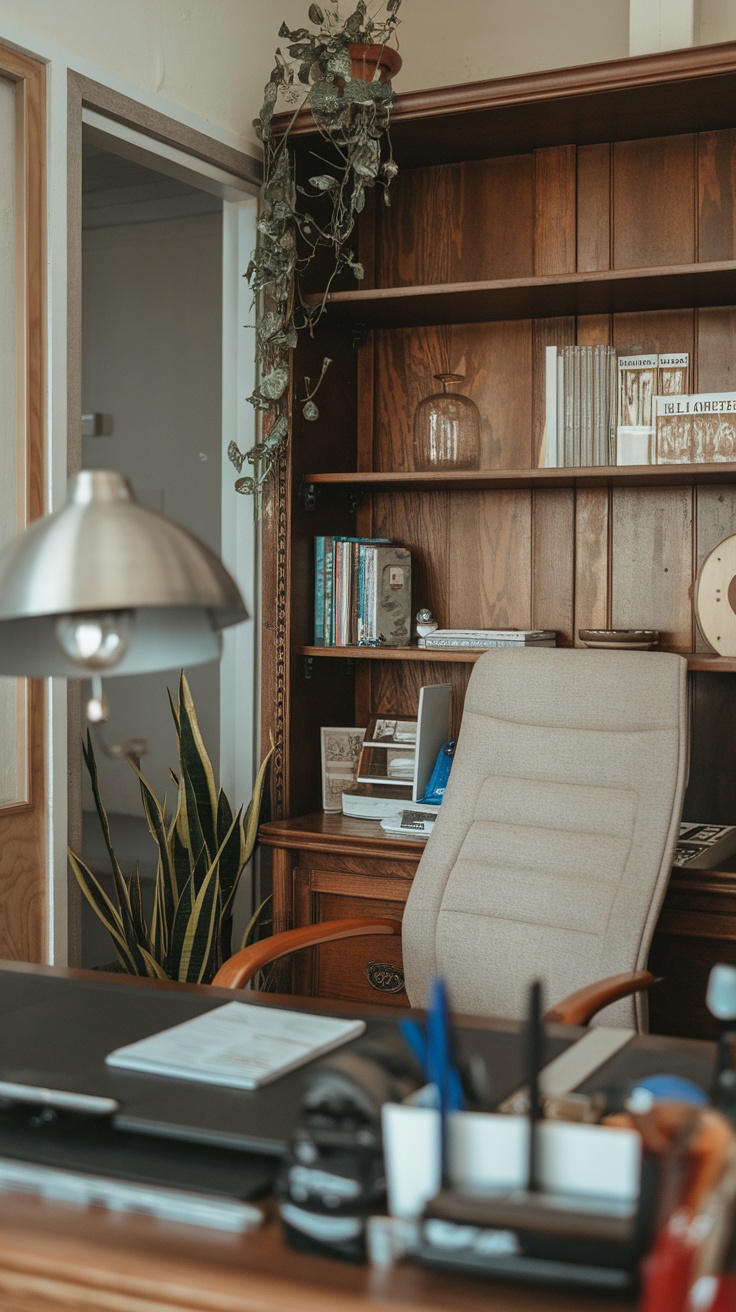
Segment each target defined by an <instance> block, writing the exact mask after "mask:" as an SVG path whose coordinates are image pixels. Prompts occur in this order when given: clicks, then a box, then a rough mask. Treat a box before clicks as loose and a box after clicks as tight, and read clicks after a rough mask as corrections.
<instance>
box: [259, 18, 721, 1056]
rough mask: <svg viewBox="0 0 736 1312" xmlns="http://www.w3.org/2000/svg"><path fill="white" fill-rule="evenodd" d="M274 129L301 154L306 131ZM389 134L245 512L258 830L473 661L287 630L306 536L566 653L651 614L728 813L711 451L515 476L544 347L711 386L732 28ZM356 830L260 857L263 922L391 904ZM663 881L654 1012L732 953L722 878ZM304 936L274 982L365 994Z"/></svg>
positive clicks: (472, 623)
mask: <svg viewBox="0 0 736 1312" xmlns="http://www.w3.org/2000/svg"><path fill="white" fill-rule="evenodd" d="M297 127H298V131H297V139H298V149H299V150H300V151H302V152H303V157H302V163H301V165H300V167H303V168H305V169H306V168H309V167H310V151H311V150H312V149H313V147H314V128H313V124H311V123H310V121H309V120H308V119H307V118H306V117H305V118H304V119H303V120H302V121H300V123H299V124H298V125H297ZM393 140H394V145H395V151H396V157H397V160H398V163H399V166H400V172H399V175H398V177H397V178H396V180H395V182H394V183H393V184H392V188H391V206H390V208H387V207H384V206H383V205H379V204H375V203H374V198H372V197H371V198H369V201H368V204H367V205H366V209H365V211H364V213H363V214H362V215H361V221H360V231H359V240H358V248H359V249H358V256H359V259H360V261H361V263H362V264H363V267H364V270H365V277H364V279H363V280H362V282H361V283H360V284H357V283H356V282H355V281H353V280H352V279H350V278H349V277H348V276H345V277H344V278H343V279H342V281H341V282H339V284H338V283H337V282H336V283H335V284H334V285H333V288H332V291H331V295H330V300H329V304H328V307H327V311H326V313H325V315H324V316H323V317H322V319H321V320H320V322H319V324H318V325H317V327H316V330H315V333H314V337H313V338H308V337H307V334H303V335H302V340H301V342H300V345H299V349H298V351H297V353H296V355H295V357H294V363H293V379H292V395H293V396H294V398H298V397H300V396H302V395H303V394H304V391H303V379H304V377H305V376H309V377H310V378H311V379H312V380H314V379H316V378H318V377H319V376H320V371H321V368H322V362H323V359H324V357H325V356H329V357H330V359H331V361H332V364H331V366H330V369H329V371H328V373H327V375H326V377H325V381H324V383H323V385H322V387H321V388H320V392H319V397H318V404H319V410H320V417H319V419H318V421H317V422H316V423H308V422H306V421H305V420H304V418H303V415H302V410H301V406H300V405H299V404H298V403H296V401H295V403H294V405H293V414H292V435H291V439H290V445H289V451H288V454H287V456H286V457H285V459H284V461H283V463H282V465H281V467H280V469H279V471H278V477H277V479H276V481H275V484H274V487H273V495H272V499H271V501H270V503H269V504H267V505H266V506H265V507H264V520H263V525H264V534H263V543H264V551H263V559H264V575H263V597H264V646H263V657H262V665H263V676H264V677H263V686H264V702H263V714H262V723H263V729H264V741H266V742H267V740H268V735H269V733H270V732H273V733H274V736H275V740H276V753H275V758H274V767H273V780H274V784H273V815H274V818H275V820H276V821H279V822H280V821H281V820H283V821H285V822H286V820H287V819H288V817H290V816H304V815H309V814H312V815H313V814H315V813H316V812H317V811H318V808H319V807H320V805H321V775H320V732H319V731H320V727H321V726H324V725H364V724H366V723H367V721H368V719H369V718H370V716H371V715H375V714H391V713H404V714H411V713H414V712H415V711H416V704H417V697H418V690H419V688H420V687H421V685H422V683H423V681H426V680H427V679H431V678H434V677H440V676H441V677H442V678H444V679H446V680H447V681H449V682H451V683H452V687H453V730H456V729H457V727H458V725H459V722H460V717H461V713H462V705H463V699H464V694H465V689H466V687H467V682H468V679H469V677H470V674H471V672H472V669H473V664H474V662H475V660H476V659H477V656H478V653H476V652H467V651H462V652H458V651H453V652H447V651H443V652H434V651H426V650H424V651H422V650H420V649H418V648H409V649H386V648H381V649H366V648H357V647H344V648H324V647H314V646H313V645H311V639H312V637H313V633H314V626H313V619H314V617H313V596H314V567H313V555H314V537H315V536H316V535H323V534H325V535H326V534H335V535H345V536H350V537H353V536H356V537H385V538H389V539H391V540H394V541H397V542H399V543H401V544H402V545H404V546H406V547H408V548H409V549H410V550H411V552H412V572H413V610H414V611H416V610H417V609H419V607H420V606H429V607H430V608H431V609H432V610H433V611H434V613H435V614H436V616H437V618H438V620H439V623H440V625H441V626H442V627H445V628H459V627H473V628H549V629H554V630H555V631H556V632H557V633H558V634H559V635H560V638H559V641H560V642H561V644H563V645H565V646H567V647H571V646H575V645H577V644H578V642H579V639H578V636H577V635H578V631H579V630H580V629H581V628H655V629H658V630H659V631H660V633H661V635H662V637H661V641H662V648H663V649H664V650H673V651H678V652H681V653H683V654H685V655H686V656H687V661H688V668H689V670H690V672H691V673H690V708H691V721H692V740H691V756H690V782H689V786H688V793H687V798H686V804H685V812H686V815H687V816H689V817H694V818H695V819H696V820H699V821H702V822H710V823H733V822H735V821H736V770H734V769H733V767H732V762H731V754H730V750H729V749H728V747H727V750H725V751H724V745H728V744H730V743H731V742H736V658H734V659H725V658H722V657H719V656H716V655H714V654H713V653H712V652H711V651H710V650H709V649H708V647H707V644H706V643H705V642H704V641H703V639H702V637H701V636H700V634H699V632H698V628H697V625H696V623H695V619H694V615H693V607H692V589H693V586H694V582H695V579H696V577H697V571H698V568H699V565H700V562H701V561H702V560H703V559H704V557H705V556H706V555H707V554H708V552H709V551H710V550H711V549H712V548H713V547H714V546H715V545H716V544H717V543H718V542H719V541H721V540H722V539H723V538H725V537H727V536H728V535H729V534H731V533H733V532H735V531H736V462H733V463H731V462H729V463H724V464H718V465H681V466H674V465H670V466H636V467H615V468H609V467H605V468H604V467H601V468H592V469H590V468H586V469H546V468H540V467H539V466H540V453H541V450H542V444H543V436H544V420H545V352H546V347H547V346H550V345H555V346H558V347H560V348H563V347H565V346H568V345H575V344H578V345H585V346H588V345H597V344H600V345H612V346H614V347H615V348H616V349H617V350H618V351H619V352H620V353H622V354H629V353H631V352H643V351H646V352H650V351H651V352H654V351H657V352H674V351H687V352H688V354H689V357H690V364H691V390H693V391H701V392H718V391H730V390H736V224H735V223H734V213H736V195H735V194H734V184H733V179H734V177H735V176H736V43H727V44H724V45H721V46H717V47H711V48H707V47H698V48H694V49H688V50H680V51H669V52H664V53H662V54H658V55H652V56H643V57H641V58H636V59H625V60H618V61H612V62H610V63H607V64H600V65H589V66H581V67H577V68H573V69H562V70H553V71H551V72H543V73H534V74H530V75H527V76H520V77H514V78H505V79H499V80H497V81H493V82H487V83H477V84H472V85H469V86H463V87H456V88H441V89H439V90H436V91H431V92H416V93H411V94H409V95H406V96H401V95H399V97H398V101H397V105H396V109H395V113H394V128H393ZM379 199H380V198H379ZM310 290H311V291H313V292H314V293H315V296H316V295H317V294H318V293H319V290H320V288H319V283H318V282H317V284H316V285H315V286H314V287H313V288H310ZM448 370H449V371H451V372H456V373H460V374H463V375H464V376H465V382H464V383H463V384H462V385H461V388H460V390H461V391H463V392H465V393H466V394H467V395H469V396H470V397H471V398H472V399H473V400H474V401H475V403H476V405H477V406H478V409H479V412H480V415H481V460H480V463H481V466H482V467H481V468H480V469H479V470H477V471H462V472H457V473H438V474H434V473H426V472H423V471H420V470H417V469H415V467H414V463H415V462H414V450H413V438H412V426H413V416H414V412H415V409H416V406H417V404H418V403H419V401H420V400H422V399H423V398H424V397H425V396H427V395H428V394H429V393H430V392H432V391H434V390H435V383H434V375H435V374H437V373H440V372H447V371H448ZM622 658H623V654H622ZM716 674H717V675H718V676H719V677H718V678H714V677H713V676H714V675H716ZM300 841H301V840H300ZM341 841H342V840H341ZM382 841H383V840H381V838H380V837H378V836H376V837H375V839H374V841H373V845H372V846H371V848H370V852H368V851H367V850H363V851H361V852H359V853H358V852H357V851H356V850H353V851H352V852H347V851H342V852H339V853H338V852H337V851H335V850H329V851H328V850H327V848H326V847H325V845H324V836H322V837H320V838H319V843H320V844H322V846H320V847H319V851H317V848H316V847H315V844H316V843H317V842H318V839H317V836H316V835H312V838H311V839H310V837H309V834H305V835H304V836H303V846H302V848H301V849H300V854H298V855H297V856H294V857H293V859H292V858H289V861H288V862H287V860H286V858H285V857H283V856H279V857H278V858H277V854H278V851H279V850H280V849H278V848H276V847H274V849H273V850H274V854H275V858H274V859H275V860H276V865H275V867H274V870H275V876H274V878H275V882H274V899H275V920H276V923H277V924H278V925H279V926H280V927H286V926H287V925H290V924H302V923H305V922H306V921H308V920H310V919H313V918H314V917H324V916H327V915H336V914H343V915H351V914H352V915H354V914H358V913H359V911H360V908H361V907H364V908H365V910H366V912H368V913H370V914H373V913H378V912H379V911H386V912H388V911H390V910H391V909H392V910H393V911H397V909H399V911H400V908H401V907H402V906H403V899H404V898H405V896H406V892H407V890H408V886H409V883H408V882H407V881H408V880H409V881H410V875H407V867H408V866H410V864H411V863H408V862H407V861H406V860H404V861H401V860H400V859H399V857H398V856H397V855H396V853H395V851H394V848H392V849H391V851H389V849H388V848H387V847H385V846H384V847H382V846H381V844H382ZM310 844H311V846H310ZM328 846H329V844H328ZM394 847H395V845H394ZM279 862H280V864H279ZM726 882H727V883H728V881H726ZM697 887H698V888H700V889H701V890H704V889H705V885H704V884H703V883H700V884H698V885H697ZM688 896H689V897H691V899H692V901H691V903H689V904H688V911H687V915H688V916H689V917H690V920H689V922H686V919H685V915H684V912H683V917H682V918H681V919H680V920H678V921H677V925H678V930H677V936H673V937H671V939H670V940H668V942H669V943H670V948H668V952H669V956H668V969H674V970H675V974H676V976H677V979H678V980H679V983H677V984H676V987H675V992H674V993H673V994H672V995H671V999H670V1001H668V1002H667V1005H666V1006H665V1007H664V1010H662V1009H661V1008H660V1011H659V1012H658V1013H657V1025H658V1027H660V1028H667V1027H668V1026H669V1027H671V1028H672V1027H675V1028H676V1026H677V1024H678V1023H679V1022H678V1021H677V1019H676V1011H677V1005H678V1004H677V999H678V997H679V999H680V1003H682V1006H683V1007H684V1005H685V1004H684V1002H683V999H684V997H685V993H686V989H687V987H688V972H690V977H691V978H695V977H696V976H697V979H698V981H700V979H701V976H702V970H703V969H704V963H705V961H706V959H708V960H710V959H722V960H733V961H734V962H735V963H736V932H734V934H733V935H732V936H731V935H730V934H726V935H725V936H724V937H723V939H720V938H719V937H718V934H717V933H716V932H715V931H716V928H717V926H716V923H715V920H714V919H713V917H716V916H717V917H721V918H722V917H723V915H725V911H724V907H726V906H727V905H729V903H728V899H729V898H734V899H736V884H734V885H733V886H732V885H731V884H730V883H728V887H726V885H725V884H724V886H723V887H722V888H720V889H719V891H718V897H719V898H720V901H719V902H718V904H717V911H714V910H713V909H712V907H711V906H710V904H708V905H707V906H706V901H707V898H706V894H705V892H704V891H703V892H702V893H701V894H700V895H699V894H698V893H697V891H693V890H690V892H689V893H688ZM698 896H701V899H705V900H701V911H702V916H703V917H705V919H702V920H699V919H698V915H700V912H698V913H697V914H696V910H697V905H698ZM708 896H710V894H708ZM714 896H715V895H714ZM734 905H735V906H736V901H735V902H734ZM693 908H695V910H694V909H693ZM708 916H710V917H711V919H710V920H708V919H707V917H708ZM673 923H674V922H673ZM687 923H689V924H690V927H691V928H690V929H689V930H688V929H687V928H686V924H687ZM698 926H699V927H700V928H698ZM701 931H702V932H701ZM668 932H669V931H668ZM673 934H674V931H673ZM356 942H358V941H357V940H356ZM655 942H656V940H655ZM330 951H331V953H332V955H330V954H329V953H325V954H324V955H323V956H322V957H320V955H319V954H316V955H315V956H314V958H313V959H312V964H311V965H309V966H308V967H307V966H304V967H303V968H302V967H299V970H301V971H302V974H301V975H299V986H300V987H302V988H304V989H305V990H306V991H310V990H311V991H314V990H316V991H319V992H322V993H324V994H325V995H327V996H335V997H349V998H351V999H353V1000H355V999H356V998H358V997H361V998H365V997H367V996H370V995H369V994H368V992H367V990H368V986H367V984H366V983H365V979H364V974H363V973H362V972H363V965H361V960H360V959H359V953H360V949H358V948H356V947H351V948H350V954H352V955H350V956H349V964H348V965H345V966H344V967H343V966H340V964H339V963H340V961H341V960H343V958H341V957H340V952H339V951H338V950H337V949H335V950H334V951H332V950H330ZM716 952H717V953H719V954H720V956H717V957H713V954H714V953H716ZM356 954H357V955H356ZM344 960H345V961H347V960H348V958H347V957H346V958H344ZM320 961H322V963H323V965H322V966H321V965H320V964H319V963H320ZM330 963H331V964H330ZM363 964H364V963H363ZM323 966H324V969H323ZM328 966H329V969H328ZM691 967H692V969H691ZM351 972H352V973H351ZM678 972H679V974H678ZM698 987H700V985H699V984H698ZM678 989H679V993H678ZM680 1032H681V1031H680Z"/></svg>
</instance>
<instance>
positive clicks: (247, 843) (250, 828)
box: [240, 740, 274, 868]
mask: <svg viewBox="0 0 736 1312" xmlns="http://www.w3.org/2000/svg"><path fill="white" fill-rule="evenodd" d="M273 752H274V747H273V740H272V741H271V747H270V749H269V751H268V752H267V753H266V755H265V756H264V758H263V760H262V761H261V767H260V769H259V771H258V774H257V775H256V781H255V783H254V785H253V796H252V797H251V800H250V802H249V803H248V809H247V811H246V813H245V819H244V820H243V825H242V835H243V840H242V847H241V850H240V865H241V868H242V867H243V866H246V865H247V864H248V862H249V861H250V859H251V857H252V855H253V849H254V847H255V845H256V839H257V837H258V825H259V823H260V818H261V800H262V798H263V789H264V785H265V783H266V773H267V771H268V763H269V761H270V760H271V757H272V756H273Z"/></svg>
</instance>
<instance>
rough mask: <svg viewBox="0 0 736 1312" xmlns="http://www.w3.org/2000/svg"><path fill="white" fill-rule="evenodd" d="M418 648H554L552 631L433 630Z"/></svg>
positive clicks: (554, 635)
mask: <svg viewBox="0 0 736 1312" xmlns="http://www.w3.org/2000/svg"><path fill="white" fill-rule="evenodd" d="M419 646H420V647H425V648H428V649H432V650H437V649H442V648H446V649H448V650H449V649H452V648H459V649H461V650H462V649H463V648H467V649H469V650H470V649H473V648H474V649H475V650H479V649H482V648H490V647H556V646H557V634H556V632H555V631H554V629H435V631H434V633H430V634H428V635H427V637H426V638H420V639H419Z"/></svg>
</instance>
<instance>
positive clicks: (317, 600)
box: [314, 537, 325, 647]
mask: <svg viewBox="0 0 736 1312" xmlns="http://www.w3.org/2000/svg"><path fill="white" fill-rule="evenodd" d="M314 645H315V647H324V645H325V540H324V538H323V537H316V538H315V539H314Z"/></svg>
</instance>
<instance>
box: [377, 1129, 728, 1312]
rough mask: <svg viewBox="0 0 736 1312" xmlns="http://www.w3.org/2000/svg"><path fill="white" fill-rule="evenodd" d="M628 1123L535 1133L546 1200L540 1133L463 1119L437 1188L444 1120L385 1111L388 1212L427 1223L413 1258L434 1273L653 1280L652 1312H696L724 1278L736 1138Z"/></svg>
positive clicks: (645, 1299)
mask: <svg viewBox="0 0 736 1312" xmlns="http://www.w3.org/2000/svg"><path fill="white" fill-rule="evenodd" d="M617 1119H618V1120H619V1121H620V1122H621V1123H620V1124H618V1125H601V1126H598V1125H586V1124H566V1123H564V1122H541V1123H539V1124H537V1126H536V1128H535V1130H534V1133H535V1134H536V1136H537V1144H536V1150H537V1151H536V1157H537V1179H538V1183H539V1186H540V1188H539V1189H538V1190H535V1191H532V1192H529V1191H528V1190H527V1189H526V1184H527V1166H528V1159H529V1135H530V1125H529V1121H528V1120H527V1119H526V1118H524V1117H520V1116H502V1115H498V1114H485V1113H479V1112H457V1113H452V1114H450V1115H449V1116H448V1118H447V1140H448V1149H449V1151H448V1153H447V1160H448V1168H449V1169H448V1173H447V1174H448V1176H449V1178H448V1179H447V1180H446V1186H447V1187H445V1188H443V1189H440V1177H441V1148H440V1134H441V1130H440V1115H439V1112H438V1111H437V1110H435V1109H434V1108H432V1107H428V1106H417V1105H413V1106H410V1105H407V1104H402V1105H396V1104H394V1105H389V1106H386V1107H384V1109H383V1141H384V1153H385V1168H386V1181H387V1189H388V1202H389V1210H390V1212H391V1214H392V1215H393V1216H396V1217H399V1218H415V1220H416V1221H418V1228H419V1241H418V1244H417V1245H416V1247H415V1250H414V1256H415V1257H416V1258H417V1259H418V1260H419V1261H421V1262H424V1263H426V1264H430V1265H435V1266H439V1267H443V1268H449V1269H453V1270H459V1271H468V1272H471V1273H475V1274H484V1275H488V1276H496V1277H498V1278H504V1279H509V1278H512V1279H521V1280H527V1281H543V1282H545V1283H548V1282H552V1283H554V1282H555V1281H557V1282H564V1283H572V1284H584V1285H590V1286H596V1287H598V1288H609V1289H612V1290H615V1289H618V1290H622V1289H632V1288H635V1287H636V1286H637V1285H638V1283H639V1279H640V1275H641V1273H642V1271H643V1283H642V1302H641V1304H640V1308H641V1312H685V1309H686V1308H690V1306H691V1305H690V1303H688V1301H687V1299H688V1292H689V1290H690V1288H691V1287H692V1286H693V1285H694V1283H695V1281H696V1280H698V1279H699V1278H700V1277H704V1276H707V1277H708V1278H710V1279H713V1280H717V1279H718V1276H719V1273H720V1271H721V1269H722V1266H723V1259H724V1253H725V1251H726V1248H727V1244H728V1240H729V1236H730V1234H731V1231H732V1229H733V1223H734V1213H735V1209H736V1137H735V1136H734V1133H733V1129H732V1127H731V1126H730V1125H729V1123H728V1121H727V1120H726V1119H725V1118H724V1117H722V1116H720V1115H719V1113H717V1112H715V1111H713V1110H712V1109H710V1108H703V1109H692V1108H683V1106H682V1105H681V1104H678V1103H662V1104H659V1107H658V1109H657V1110H655V1111H653V1112H652V1113H649V1114H648V1115H647V1116H642V1117H638V1116H636V1115H622V1116H621V1117H619V1118H617ZM686 1122H687V1123H686ZM683 1130H684V1131H686V1133H683ZM603 1190H605V1192H603ZM675 1250H677V1252H675ZM680 1250H682V1251H680ZM673 1253H674V1254H675V1259H676V1262H675V1265H677V1269H678V1271H679V1272H680V1275H679V1276H678V1281H677V1282H676V1288H675V1289H674V1292H673V1286H672V1270H673V1257H672V1255H673ZM647 1254H648V1256H647ZM642 1258H643V1259H644V1260H643V1264H642ZM665 1286H666V1288H665Z"/></svg>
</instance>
